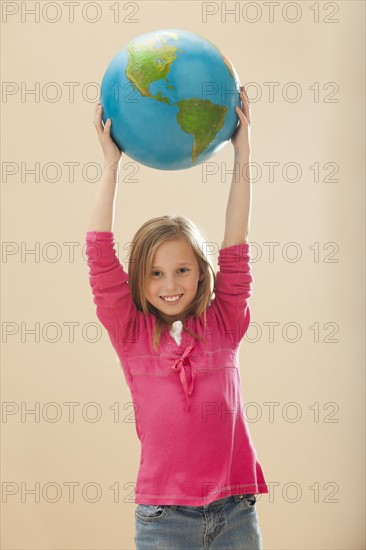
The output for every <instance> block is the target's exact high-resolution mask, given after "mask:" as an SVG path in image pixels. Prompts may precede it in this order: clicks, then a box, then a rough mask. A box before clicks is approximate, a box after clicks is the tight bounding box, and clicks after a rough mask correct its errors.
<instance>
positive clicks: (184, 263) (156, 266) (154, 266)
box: [151, 262, 193, 269]
mask: <svg viewBox="0 0 366 550" xmlns="http://www.w3.org/2000/svg"><path fill="white" fill-rule="evenodd" d="M177 265H193V264H192V262H179V263H178V264H177ZM151 269H162V268H161V267H160V266H158V265H153V266H152V268H151Z"/></svg>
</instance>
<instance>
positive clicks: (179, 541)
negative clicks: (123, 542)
mask: <svg viewBox="0 0 366 550" xmlns="http://www.w3.org/2000/svg"><path fill="white" fill-rule="evenodd" d="M135 527H136V531H135V544H136V550H262V536H261V531H260V528H259V523H258V515H257V509H256V496H255V495H254V494H245V495H232V496H229V497H225V498H220V499H218V500H215V501H214V502H211V503H210V504H207V505H205V506H180V505H170V504H166V505H165V504H159V505H147V504H139V505H138V506H137V508H136V510H135Z"/></svg>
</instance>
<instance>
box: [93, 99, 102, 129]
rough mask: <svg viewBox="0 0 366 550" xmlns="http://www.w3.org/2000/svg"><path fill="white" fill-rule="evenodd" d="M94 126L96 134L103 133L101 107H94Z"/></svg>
mask: <svg viewBox="0 0 366 550" xmlns="http://www.w3.org/2000/svg"><path fill="white" fill-rule="evenodd" d="M94 126H95V128H96V130H97V132H98V134H101V133H103V125H102V106H101V105H96V108H95V116H94Z"/></svg>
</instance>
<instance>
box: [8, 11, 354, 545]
mask: <svg viewBox="0 0 366 550" xmlns="http://www.w3.org/2000/svg"><path fill="white" fill-rule="evenodd" d="M2 4H3V9H4V4H6V2H2ZM12 4H13V5H15V6H17V7H18V8H19V10H20V9H21V3H20V2H18V3H17V2H13V3H12ZM23 4H24V3H23ZM40 4H41V6H42V7H43V6H44V5H45V3H44V2H41V3H40ZM113 4H114V2H99V8H100V10H101V12H102V16H101V19H100V21H99V22H97V23H94V24H92V23H88V22H87V21H85V20H83V18H82V17H81V8H82V7H85V2H84V3H83V2H80V5H79V7H76V8H75V21H74V23H69V22H68V12H67V8H66V7H65V6H64V4H63V2H60V3H59V4H58V6H59V9H60V10H61V12H60V13H61V19H60V21H58V22H56V23H53V24H52V23H49V22H48V21H47V20H46V19H45V17H43V15H42V14H41V17H40V21H39V23H35V22H34V17H32V16H27V15H26V14H25V20H24V22H22V20H21V13H20V11H19V13H17V14H14V15H13V16H9V18H8V20H5V18H4V14H3V22H2V81H3V86H4V83H7V84H6V86H7V90H9V86H10V85H9V83H15V84H14V85H15V86H18V88H19V90H20V89H21V87H22V86H23V88H24V87H26V88H27V89H31V88H34V87H35V86H36V84H35V83H37V82H39V85H40V89H41V91H42V90H44V89H45V88H44V87H45V86H47V84H48V83H49V82H56V83H57V85H58V86H59V87H60V89H61V91H62V94H61V97H60V99H59V101H57V102H55V103H52V102H50V101H47V100H45V98H44V97H43V96H42V94H41V96H40V98H39V99H40V100H39V102H37V101H35V99H34V96H32V95H28V96H26V97H25V100H23V101H22V98H21V93H20V91H19V92H16V93H14V95H4V94H3V97H2V104H1V109H2V147H1V153H2V166H3V180H2V210H1V233H2V246H3V256H2V264H1V269H2V296H1V298H2V328H3V337H2V344H3V346H2V400H3V415H2V423H1V427H2V493H3V503H2V520H1V523H2V540H1V543H2V548H4V549H5V548H6V549H23V548H24V549H26V548H27V549H31V548H32V549H51V548H53V549H88V550H89V549H103V550H105V549H132V548H134V541H133V536H134V530H135V526H134V511H135V507H136V505H135V503H134V485H135V481H136V475H137V470H138V465H139V452H140V446H139V441H138V439H137V435H136V433H135V426H134V422H133V415H132V412H133V411H132V406H131V398H130V394H129V392H128V389H127V386H126V383H125V381H124V378H123V375H122V370H121V369H120V367H119V365H118V364H117V362H116V356H115V353H114V350H113V348H112V346H111V344H110V342H109V340H108V336H107V333H106V332H105V331H104V329H103V330H102V327H101V326H100V324H99V322H98V320H97V318H96V316H95V306H94V304H93V303H92V297H91V290H90V288H89V283H88V270H87V266H86V263H85V255H84V236H85V231H86V228H87V224H88V221H89V213H90V207H91V203H92V200H93V197H94V194H95V191H96V187H97V183H96V182H94V183H93V182H90V181H87V179H86V178H84V177H83V173H82V168H83V167H85V165H87V164H88V163H98V164H99V166H101V165H102V152H101V149H100V146H99V143H98V142H97V139H96V134H95V130H94V127H93V125H92V118H93V110H94V100H93V97H92V92H93V90H92V88H89V91H90V99H91V101H88V100H87V99H86V98H85V97H83V96H82V93H81V89H82V88H83V87H85V86H86V85H87V83H89V82H97V83H100V82H101V79H102V77H103V74H104V71H105V69H106V67H107V65H108V63H109V62H110V60H111V59H112V57H113V56H114V55H115V53H117V51H118V50H119V49H120V48H121V47H122V46H123V45H124V44H125V43H126V42H128V41H129V40H131V39H132V38H134V37H136V36H138V35H140V34H142V33H145V32H148V31H151V30H154V29H160V28H177V27H178V28H183V29H186V30H190V31H193V32H197V33H199V34H201V35H204V36H206V37H207V38H209V39H211V40H213V41H214V42H215V43H216V44H217V45H218V46H219V47H220V48H221V50H222V51H223V52H224V53H225V54H226V55H227V56H228V57H229V58H230V59H231V61H232V62H233V64H234V66H235V68H236V70H237V72H238V74H239V76H240V79H241V82H242V83H244V84H246V85H248V84H249V83H256V84H255V85H254V84H252V85H251V86H248V94H249V96H250V98H251V99H252V118H253V127H252V161H253V162H256V163H258V165H259V169H260V171H261V172H260V174H259V178H258V180H257V181H256V182H254V183H253V205H252V218H251V227H250V234H249V239H250V242H251V243H252V255H253V264H252V267H253V275H254V278H255V281H254V285H253V296H252V298H251V311H252V323H251V327H250V329H249V331H248V333H247V335H246V338H245V340H244V342H243V343H242V345H241V348H240V359H241V374H242V383H243V394H244V400H245V402H246V403H255V404H256V407H257V409H256V410H255V409H254V407H248V409H247V414H248V416H249V417H251V418H254V417H255V414H257V420H256V421H252V422H250V431H251V435H252V438H253V441H254V444H255V447H256V450H257V453H258V458H259V460H260V462H261V464H262V467H263V470H264V473H265V476H266V479H267V482H268V483H269V484H270V485H271V493H270V495H263V496H261V497H259V498H258V501H257V509H258V514H259V519H260V526H261V530H262V536H263V544H264V548H266V549H276V550H279V549H281V550H282V549H291V550H294V549H308V550H309V549H317V550H320V549H361V548H365V540H364V517H365V502H364V487H365V479H364V435H363V433H364V370H363V364H364V333H365V323H364V284H363V280H364V276H365V271H364V245H365V242H364V151H365V141H364V130H365V124H364V122H365V110H364V109H365V107H364V98H365V87H364V78H365V73H364V66H365V59H364V53H363V52H364V36H365V34H364V31H365V29H364V21H365V5H364V2H362V1H354V2H352V1H347V2H343V1H341V2H335V3H330V7H329V4H328V7H327V8H326V3H325V2H319V3H313V2H298V3H297V5H298V6H299V7H300V8H301V10H302V15H301V18H300V20H299V21H298V22H296V23H288V22H286V21H285V19H284V17H283V16H282V14H281V10H282V8H283V7H284V6H285V3H283V2H281V3H280V7H279V8H277V9H276V11H275V18H274V21H273V22H272V23H271V22H269V15H268V14H269V12H268V8H266V6H265V5H264V4H263V3H261V2H257V3H256V4H257V7H258V6H259V7H260V8H261V9H262V17H261V18H260V19H259V20H258V21H257V22H256V23H248V22H246V21H245V19H244V18H243V16H242V15H241V16H240V18H239V20H238V21H235V20H234V17H233V16H229V15H228V16H227V17H226V18H225V14H224V9H225V3H221V2H219V3H216V4H215V3H212V5H214V8H215V9H216V10H217V14H216V15H213V16H210V17H208V19H207V22H206V23H204V22H203V21H202V9H204V8H203V6H202V4H201V3H200V2H178V1H175V2H136V3H135V4H136V5H137V8H138V9H137V10H134V9H133V6H132V7H130V6H127V5H126V3H123V2H121V3H120V9H121V13H120V21H119V23H114V22H113V12H112V11H111V9H110V8H111V6H112V5H113ZM237 4H238V5H240V8H243V7H244V6H245V3H243V2H242V3H239V2H237ZM313 4H314V5H315V4H316V5H317V6H318V7H319V22H317V23H315V22H314V9H311V5H313ZM26 5H27V6H28V8H34V2H27V3H26ZM215 6H216V7H215ZM233 6H234V3H233V2H230V3H228V4H226V7H227V9H230V8H233ZM49 9H50V12H49V13H48V14H46V17H48V18H54V17H55V14H56V11H52V9H54V10H55V8H52V7H51V8H49ZM333 10H334V11H336V10H339V11H338V13H335V14H334V15H332V12H333ZM133 11H135V14H134V15H131V18H134V19H136V20H137V22H135V23H131V22H128V21H127V20H126V21H123V18H126V19H128V14H132V12H133ZM248 13H249V17H253V16H254V11H250V12H248ZM23 15H24V14H23ZM239 15H240V14H239ZM293 15H294V12H291V11H289V17H293ZM88 16H89V17H90V18H92V17H94V13H93V12H92V10H91V11H90V12H89V15H88ZM326 17H328V18H329V19H332V20H334V19H338V20H339V21H338V22H335V23H326V22H325V18H326ZM65 82H78V83H80V86H78V87H76V88H75V99H74V101H70V100H69V97H68V88H67V86H66V85H65V84H64V83H65ZM269 82H275V83H278V86H276V87H275V96H274V100H273V101H270V99H269V92H268V91H269V86H268V83H269ZM289 82H296V83H297V85H298V87H299V88H300V89H301V93H302V96H301V98H300V99H299V101H297V102H291V101H289V100H288V99H287V100H286V99H284V97H283V95H282V91H283V90H284V88H285V86H286V84H287V83H289ZM22 83H23V84H22ZM265 83H267V85H266V84H265ZM315 83H317V84H315ZM328 83H335V84H328ZM317 86H318V87H319V101H315V100H314V91H313V90H314V89H315V88H316V87H317ZM327 86H329V87H327ZM335 86H336V87H337V86H338V87H339V89H338V91H337V92H336V93H335V94H334V95H332V96H330V95H329V94H331V93H332V92H333V91H334V89H335V88H334V87H335ZM15 90H16V88H15ZM51 91H52V90H51V89H49V92H50V96H46V98H47V97H51ZM257 92H259V96H257V95H256V94H257ZM290 92H291V93H292V92H293V89H291V90H289V93H290ZM327 96H328V97H333V99H336V102H327V100H326V97H327ZM291 97H292V96H291ZM36 162H38V163H40V169H41V175H40V178H39V181H36V180H35V177H34V176H32V175H30V174H29V173H28V174H24V170H25V169H26V168H28V169H30V168H32V167H34V164H35V163H36ZM70 162H75V163H79V165H78V166H77V167H76V168H75V178H74V179H73V180H72V178H70V177H69V174H68V171H67V166H66V165H65V164H64V163H70ZM127 162H131V159H128V158H127V157H124V159H123V161H122V163H123V167H122V177H123V178H125V180H124V181H123V182H121V184H120V187H119V190H118V197H117V205H116V221H115V227H114V229H115V235H116V240H117V241H118V244H119V257H120V260H121V261H122V262H123V261H124V258H125V256H126V251H127V248H128V244H127V243H128V242H129V241H130V240H131V238H132V235H133V234H134V232H135V231H136V229H137V228H138V227H139V226H140V225H141V224H142V223H143V222H144V221H145V220H147V219H148V218H151V217H154V216H158V215H162V214H165V213H168V212H181V213H183V214H185V215H187V216H190V217H191V218H192V219H193V220H194V221H196V222H197V223H198V224H200V225H201V226H202V227H203V228H204V229H205V230H206V231H207V232H208V234H209V235H211V237H212V240H214V241H215V242H217V243H221V240H222V239H223V235H224V215H225V208H226V200H227V197H228V193H229V188H230V181H231V178H230V175H227V176H226V180H225V177H224V176H222V177H221V171H220V167H221V163H224V164H223V166H224V167H226V169H227V170H229V169H231V168H232V162H233V150H232V146H231V144H230V143H228V144H227V145H226V146H225V148H224V149H223V150H221V151H220V152H219V154H217V155H216V156H215V157H214V158H212V159H211V162H215V163H217V166H218V169H219V170H218V172H217V174H216V175H215V176H211V177H209V178H208V180H207V182H205V183H204V182H203V181H202V166H198V167H195V168H193V169H191V170H184V171H178V172H165V171H159V170H154V169H150V168H146V167H144V166H142V165H136V164H133V165H131V166H130V168H128V166H127V168H126V166H125V165H127ZM268 162H276V163H279V166H278V167H277V168H276V171H275V177H274V180H273V181H271V180H270V177H269V169H268V168H267V167H266V165H265V164H264V163H268ZM290 162H294V163H297V164H298V165H299V167H300V170H301V175H300V179H299V180H298V181H296V182H291V181H289V179H288V178H287V180H286V179H285V177H284V176H283V169H284V167H285V165H286V164H287V163H290ZM5 163H14V164H13V165H11V166H13V168H14V170H15V171H16V170H17V172H16V173H15V174H13V175H8V176H7V177H4V170H9V166H10V165H9V164H5ZM21 163H24V166H23V177H22V170H21ZM47 163H58V165H59V167H60V170H61V173H60V177H59V179H58V181H54V182H51V181H50V179H51V178H54V177H55V174H56V171H55V170H53V171H52V169H51V168H50V169H49V170H50V171H49V172H47ZM316 163H319V170H320V172H319V181H315V178H314V169H315V165H316ZM326 163H335V164H336V165H338V167H339V171H338V173H336V174H334V176H333V178H334V179H335V180H336V181H333V182H332V181H328V180H327V179H326V176H332V172H333V169H332V167H331V166H325V165H326ZM134 166H135V167H136V173H135V175H134V176H133V177H134V178H135V179H136V180H137V181H135V182H131V181H128V180H127V175H128V174H130V173H131V171H133V170H134ZM324 166H325V167H324ZM42 170H43V171H44V174H43V175H42ZM256 173H257V171H256V170H255V169H253V177H254V176H255V175H256ZM284 174H285V172H284ZM294 174H295V172H294V171H291V170H289V172H288V177H289V178H293V177H294ZM94 176H95V172H93V171H92V170H90V173H89V179H90V178H92V177H94ZM70 243H73V244H70ZM269 243H276V246H275V255H274V258H273V259H271V258H270V255H269V250H270V245H269ZM288 243H296V245H297V247H298V250H299V251H300V256H301V257H300V258H299V261H297V262H291V261H290V260H289V258H290V257H293V253H294V248H289V249H288V252H287V254H288V255H287V257H286V247H287V246H288ZM123 247H126V248H125V251H124V250H123ZM32 250H33V251H34V250H36V254H35V255H34V254H32V252H30V253H28V254H26V251H28V252H29V251H32ZM72 251H73V253H72ZM268 323H276V327H275V332H274V337H273V338H271V334H270V329H269V325H268ZM288 323H296V324H297V325H298V330H299V331H301V335H300V339H299V340H298V341H297V342H293V343H291V342H290V341H289V339H292V338H294V336H295V330H294V329H293V328H291V327H287V333H286V325H287V324H288ZM70 326H73V327H74V334H73V335H72V330H71V328H70ZM34 329H36V332H35V334H32V333H31V331H32V330H34ZM97 329H98V330H99V333H98V330H97ZM286 334H287V336H286ZM93 339H95V340H96V341H95V342H93V341H92V340H93ZM68 403H74V404H75V410H74V418H72V416H71V413H70V411H71V408H70V407H71V405H68ZM91 403H94V404H96V405H97V407H99V413H100V414H101V418H100V419H99V420H98V419H96V420H95V421H94V419H95V413H96V409H95V408H94V407H93V406H90V404H91ZM269 403H275V404H276V405H273V407H274V411H275V412H274V417H273V418H271V416H270V414H269V413H270V405H269ZM293 403H295V404H296V406H297V414H298V415H299V418H298V420H297V422H291V421H290V420H291V419H292V418H293V417H294V415H295V412H296V411H295V408H294V406H289V404H293ZM27 411H28V413H27ZM31 411H36V414H34V413H33V412H31ZM37 411H38V412H37ZM286 414H287V416H286ZM332 420H333V421H332ZM72 483H75V484H76V485H75V486H74V496H73V497H72V491H71V490H69V487H70V484H72ZM49 484H51V485H49ZM88 484H95V486H97V487H98V488H99V491H100V494H99V495H98V494H97V492H96V491H95V489H93V486H89V485H88ZM34 490H35V493H33V492H32V491H34Z"/></svg>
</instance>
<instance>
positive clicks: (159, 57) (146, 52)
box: [126, 39, 183, 105]
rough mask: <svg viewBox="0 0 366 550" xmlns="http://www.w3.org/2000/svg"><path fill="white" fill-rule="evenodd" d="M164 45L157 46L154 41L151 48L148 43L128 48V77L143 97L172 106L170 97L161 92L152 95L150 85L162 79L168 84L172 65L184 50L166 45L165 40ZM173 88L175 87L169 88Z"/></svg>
mask: <svg viewBox="0 0 366 550" xmlns="http://www.w3.org/2000/svg"><path fill="white" fill-rule="evenodd" d="M161 40H162V44H161V45H159V46H156V45H155V43H156V41H152V42H151V45H150V47H147V46H146V43H145V44H144V45H143V46H142V47H140V48H139V47H137V46H136V45H133V46H130V47H129V48H128V53H129V57H128V64H127V68H126V75H127V77H128V78H129V79H130V80H131V81H132V82H133V83H134V84H135V86H136V88H137V89H138V90H139V92H140V93H141V95H143V96H145V97H151V98H153V99H156V100H157V101H161V102H162V103H167V104H168V105H171V102H170V100H169V98H168V97H164V96H163V95H162V94H161V92H160V91H159V93H157V94H156V95H152V94H151V92H150V89H149V87H150V84H151V83H152V82H155V81H157V80H160V79H161V78H164V80H165V81H166V82H167V83H168V79H167V74H168V73H169V71H170V67H171V64H172V63H173V62H174V61H175V59H176V58H177V52H178V51H180V52H181V53H183V52H182V50H180V49H179V48H176V47H175V46H171V45H169V44H166V43H165V41H164V40H163V39H161ZM169 87H170V88H173V86H169Z"/></svg>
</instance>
